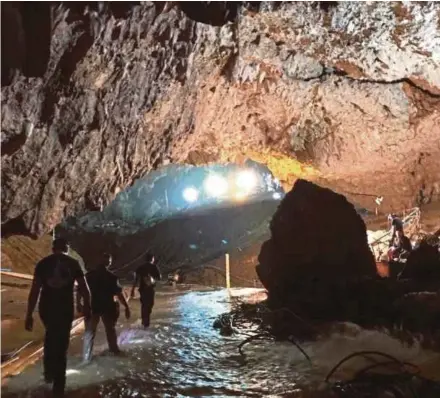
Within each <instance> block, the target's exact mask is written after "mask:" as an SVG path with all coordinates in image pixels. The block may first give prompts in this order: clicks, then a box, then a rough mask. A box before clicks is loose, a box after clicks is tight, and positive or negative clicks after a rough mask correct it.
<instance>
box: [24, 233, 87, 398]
mask: <svg viewBox="0 0 440 398" xmlns="http://www.w3.org/2000/svg"><path fill="white" fill-rule="evenodd" d="M52 250H53V254H51V255H50V256H48V257H45V258H43V259H42V260H41V261H40V262H39V263H38V264H37V266H36V267H35V273H34V280H33V282H32V287H31V291H30V293H29V299H28V308H27V314H26V321H25V329H26V330H28V331H32V329H33V324H34V320H33V316H32V314H33V312H34V309H35V306H36V304H37V301H38V297H39V296H40V302H39V312H40V318H41V320H42V322H43V325H44V327H45V329H46V333H45V336H44V359H43V364H44V379H45V381H46V382H47V383H52V391H53V395H54V397H63V396H64V390H65V386H66V366H67V350H68V348H69V341H70V329H71V327H72V321H73V316H74V308H73V301H74V300H73V289H74V283H75V281H76V282H77V283H78V289H79V291H80V293H81V295H82V296H83V297H84V307H83V314H84V316H85V317H86V318H88V317H89V316H90V292H89V288H88V286H87V282H86V280H85V278H84V273H83V272H82V270H81V267H80V265H79V263H78V261H77V260H75V259H73V258H72V257H69V256H68V252H69V245H68V242H67V241H66V240H65V239H55V240H54V241H53V246H52ZM40 293H41V295H40Z"/></svg>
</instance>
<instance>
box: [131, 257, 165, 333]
mask: <svg viewBox="0 0 440 398" xmlns="http://www.w3.org/2000/svg"><path fill="white" fill-rule="evenodd" d="M160 278H161V275H160V272H159V269H158V268H157V266H156V264H155V263H154V256H153V254H151V253H150V252H148V253H147V254H146V255H145V263H144V264H142V265H141V266H140V267H139V268H138V269H137V270H136V273H135V279H134V284H133V288H132V289H131V298H134V291H135V289H136V286H139V294H140V300H141V316H142V325H143V326H144V327H145V328H147V327H149V326H150V315H151V310H152V309H153V306H154V294H155V291H154V288H155V285H156V281H158V280H160Z"/></svg>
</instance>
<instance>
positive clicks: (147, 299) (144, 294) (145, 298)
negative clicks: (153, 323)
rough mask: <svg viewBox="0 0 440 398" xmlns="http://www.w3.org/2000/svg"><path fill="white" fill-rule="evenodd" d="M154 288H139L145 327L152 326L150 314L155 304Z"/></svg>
mask: <svg viewBox="0 0 440 398" xmlns="http://www.w3.org/2000/svg"><path fill="white" fill-rule="evenodd" d="M154 293H155V292H154V289H142V290H139V294H140V296H141V297H140V301H141V316H142V325H143V326H144V327H148V326H150V315H151V311H152V309H153V306H154Z"/></svg>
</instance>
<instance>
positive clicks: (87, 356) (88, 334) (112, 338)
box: [83, 310, 119, 362]
mask: <svg viewBox="0 0 440 398" xmlns="http://www.w3.org/2000/svg"><path fill="white" fill-rule="evenodd" d="M101 319H102V323H103V324H104V328H105V334H106V336H107V343H108V348H109V350H110V352H113V353H118V352H119V347H118V340H117V336H116V322H117V320H118V314H117V312H116V311H113V310H112V311H107V312H104V313H102V314H92V316H91V317H90V318H89V319H88V320H87V321H86V330H85V332H84V346H83V359H84V361H86V362H88V361H90V360H91V359H92V353H93V344H94V342H95V336H96V329H97V327H98V324H99V321H100V320H101Z"/></svg>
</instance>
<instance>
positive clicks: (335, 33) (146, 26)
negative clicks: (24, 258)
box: [1, 2, 440, 235]
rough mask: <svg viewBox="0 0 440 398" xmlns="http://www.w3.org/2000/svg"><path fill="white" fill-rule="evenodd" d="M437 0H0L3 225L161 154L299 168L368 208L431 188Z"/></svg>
mask: <svg viewBox="0 0 440 398" xmlns="http://www.w3.org/2000/svg"><path fill="white" fill-rule="evenodd" d="M195 4H196V5H195ZM439 15H440V4H439V3H436V2H425V3H422V2H408V3H398V2H332V4H331V5H328V4H325V5H324V2H298V3H289V2H276V3H268V2H261V3H253V2H249V3H240V2H233V3H232V2H200V3H191V2H188V3H180V2H167V3H166V5H165V3H162V2H154V3H153V2H142V3H136V2H124V3H108V4H107V3H102V2H101V3H99V2H97V3H81V4H79V3H78V4H77V3H52V2H49V3H41V4H33V3H18V2H14V3H7V2H6V3H2V37H5V38H6V37H7V40H4V43H3V42H2V54H1V55H2V137H1V140H2V188H3V189H2V223H3V228H2V230H3V231H4V232H7V231H9V232H11V231H15V233H17V232H22V233H26V234H31V235H41V234H43V233H44V232H47V231H49V230H50V229H52V228H53V227H54V226H55V225H56V224H57V223H59V222H60V221H61V220H62V219H63V218H64V217H66V216H68V215H72V214H76V213H78V212H80V211H84V210H97V209H101V208H103V206H105V205H106V204H108V203H109V202H110V201H111V200H112V199H113V198H114V196H115V195H116V194H117V193H118V192H120V191H122V190H124V189H125V188H126V187H127V186H129V185H131V184H132V183H133V182H134V181H135V180H136V179H137V178H139V177H141V176H143V175H145V174H146V173H147V172H149V171H150V170H152V169H155V168H158V167H160V166H163V165H166V164H169V163H190V164H201V163H209V162H229V161H240V160H242V161H244V160H245V159H246V158H251V159H254V160H256V161H259V162H262V163H265V164H267V165H268V166H269V167H270V169H271V170H272V172H273V173H274V174H275V175H276V176H277V177H278V178H279V180H280V181H281V183H282V184H283V186H284V187H285V188H290V187H291V186H292V184H293V183H294V182H295V180H296V179H297V178H307V179H310V180H313V181H316V182H318V183H319V184H320V185H323V186H328V187H330V188H332V189H334V190H335V191H338V192H341V193H343V194H344V195H346V196H347V197H348V198H349V199H350V200H351V201H352V202H356V203H358V204H359V205H361V206H363V207H366V208H372V207H374V206H375V204H374V199H375V197H376V196H383V198H384V200H383V203H382V205H381V209H380V210H382V211H390V210H393V209H394V210H400V209H401V208H404V207H412V206H413V205H414V204H424V203H427V202H430V201H437V200H438V199H439V193H440V184H439V181H440V177H439V176H440V161H439V159H440V147H439V142H440V113H439V112H440V111H439V109H440V97H439V94H440V75H439V72H438V71H439V59H440V55H439V54H440V50H439V44H438V43H439V39H440V36H439V35H440V33H439V29H438V26H439V25H438V24H439ZM366 194H367V195H366ZM368 195H370V196H368Z"/></svg>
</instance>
